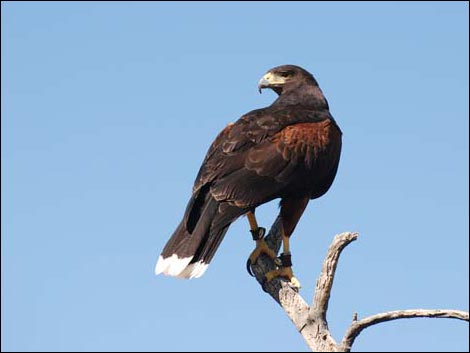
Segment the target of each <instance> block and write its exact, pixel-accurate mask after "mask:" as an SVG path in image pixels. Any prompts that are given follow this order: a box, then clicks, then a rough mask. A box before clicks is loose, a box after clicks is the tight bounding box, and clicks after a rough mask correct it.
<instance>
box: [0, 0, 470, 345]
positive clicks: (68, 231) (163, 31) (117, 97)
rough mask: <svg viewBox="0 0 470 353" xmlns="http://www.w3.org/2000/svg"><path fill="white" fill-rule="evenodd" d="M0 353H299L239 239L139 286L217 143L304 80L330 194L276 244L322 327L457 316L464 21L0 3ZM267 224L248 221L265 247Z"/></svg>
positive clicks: (461, 289) (408, 10)
mask: <svg viewBox="0 0 470 353" xmlns="http://www.w3.org/2000/svg"><path fill="white" fill-rule="evenodd" d="M1 10H2V14H1V22H2V23H1V30H2V32H1V39H2V42H1V43H2V44H1V49H2V52H1V60H2V69H1V89H2V90H1V98H2V106H1V113H2V123H1V127H2V133H1V137H2V142H1V147H2V152H1V160H2V162H1V163H2V194H1V200H2V225H1V227H2V243H1V245H2V247H1V254H2V262H1V263H2V271H1V274H2V308H1V309H2V310H1V320H2V322H1V323H2V330H1V333H2V340H1V342H2V343H1V345H2V351H49V350H50V351H95V350H96V351H105V350H106V351H182V350H183V351H189V350H191V351H219V350H221V351H237V350H238V351H252V350H254V351H283V350H288V351H297V350H298V351H307V346H306V345H305V344H304V342H303V339H302V338H301V336H300V335H299V334H298V333H297V332H296V330H295V328H294V326H293V325H292V324H291V322H290V321H289V319H288V318H287V317H286V316H285V314H284V312H283V311H282V310H281V309H280V308H279V307H278V306H277V304H276V303H275V302H274V301H273V300H271V298H269V297H268V296H267V295H265V294H264V293H263V292H262V291H261V289H260V287H259V285H258V283H257V282H256V281H254V280H253V279H252V278H251V277H250V276H249V275H248V274H247V272H246V270H245V261H246V259H247V257H248V255H249V253H250V252H251V250H252V249H253V246H254V244H253V242H252V240H251V235H250V234H249V232H248V224H247V221H246V220H245V219H239V220H238V221H237V222H236V223H235V224H233V226H232V227H231V228H230V230H229V232H228V234H227V237H226V238H225V241H224V242H223V244H222V246H221V247H220V249H219V252H218V253H217V255H216V257H215V259H214V261H213V263H212V265H211V266H210V267H209V269H208V271H207V272H206V274H205V275H204V276H203V277H202V278H200V279H197V280H191V281H184V280H176V279H173V278H167V277H160V276H159V277H155V276H154V275H153V269H154V265H155V262H156V260H157V258H158V255H159V253H160V251H161V249H162V247H163V246H164V244H165V242H166V241H167V239H168V237H169V236H170V235H171V233H172V232H173V230H174V228H175V227H176V225H177V223H178V222H179V220H180V218H181V217H182V215H183V212H184V209H185V206H186V202H187V201H188V199H189V196H190V192H191V188H192V183H193V181H194V178H195V176H196V173H197V171H198V168H199V166H200V164H201V161H202V159H203V157H204V155H205V153H206V151H207V148H208V147H209V145H210V143H211V142H212V140H213V138H214V137H215V136H216V134H217V133H218V131H219V130H220V129H222V128H223V127H224V126H225V125H226V124H227V123H229V122H231V121H234V120H236V119H237V118H238V117H240V116H241V115H242V114H244V113H246V112H248V111H250V110H252V109H255V108H260V107H263V106H266V105H269V104H270V103H271V102H272V101H273V100H274V99H275V94H274V93H273V92H269V91H267V92H266V93H263V94H262V95H259V94H258V92H257V87H256V85H257V82H258V80H259V78H260V77H261V76H262V75H263V74H264V73H265V72H266V71H267V70H268V69H270V68H272V67H274V66H277V65H281V64H288V63H289V64H297V65H301V66H303V67H304V68H306V69H307V70H309V71H311V72H312V73H313V74H314V75H315V77H316V78H317V80H318V81H319V83H320V85H321V87H322V89H323V91H324V93H325V95H326V97H327V98H328V100H329V103H330V106H331V111H332V114H333V115H334V116H335V118H336V120H337V122H338V123H339V124H340V126H341V128H342V130H343V132H344V140H343V141H344V144H343V154H342V159H341V163H340V168H339V172H338V175H337V178H336V181H335V183H334V184H333V187H332V188H331V190H330V191H329V193H328V194H327V195H326V196H324V197H323V198H321V199H319V200H316V201H314V202H311V203H310V204H309V207H308V208H307V210H306V212H305V214H304V216H303V218H302V220H301V222H300V224H299V226H298V227H297V229H296V232H295V234H294V235H293V238H292V252H293V262H294V270H295V273H296V275H297V277H298V278H299V279H300V281H301V282H302V285H303V288H302V291H301V293H302V295H303V296H304V298H305V299H306V300H307V301H309V302H310V301H311V297H312V294H313V288H314V285H315V280H316V277H317V275H318V273H319V271H320V267H321V264H322V262H323V257H324V255H325V252H326V249H327V248H328V246H329V244H330V243H331V240H332V238H333V236H334V235H335V234H337V233H340V232H344V231H358V232H359V233H360V237H359V240H358V241H357V242H355V243H353V244H351V245H350V246H349V247H348V248H347V249H346V250H345V252H344V253H343V256H342V258H341V260H340V265H339V267H338V271H337V277H336V282H335V284H334V288H333V293H332V298H331V302H330V306H329V312H328V320H329V325H330V328H331V330H332V332H333V334H334V335H335V337H336V339H338V340H339V339H340V338H341V337H342V335H343V333H344V331H345V329H346V327H347V326H348V325H349V324H350V322H351V319H352V314H353V312H358V315H359V317H364V316H366V315H372V314H376V313H379V312H383V311H388V310H396V309H408V308H453V309H461V310H468V301H469V290H468V289H469V283H468V280H469V273H468V260H469V258H468V254H469V251H468V245H469V244H468V238H469V216H468V213H469V186H468V183H469V164H468V163H469V162H468V158H469V153H468V152H469V133H468V127H469V126H468V125H469V101H468V96H469V71H468V65H469V60H468V59H469V57H468V49H469V48H468V41H469V38H468V36H469V35H468V33H469V32H468V26H469V22H468V10H469V9H468V4H467V3H465V2H460V3H453V2H441V3H436V2H432V3H413V2H403V3H392V2H387V3H365V2H364V3H334V2H331V3H330V2H328V3H306V2H302V3H296V2H284V3H279V2H276V3H274V2H273V3H267V2H262V3H261V2H250V3H248V2H246V3H240V2H237V3H234V2H231V3H228V2H227V3H193V2H191V3H183V2H171V3H162V2H156V3H142V2H132V3H131V2H124V3H123V2H119V3H117V2H111V3H104V2H96V3H95V2H93V3H92V2H88V3H77V2H73V3H61V2H47V3H40V2H34V3H33V2H23V3H17V2H15V3H13V2H2V4H1ZM277 212H278V211H277V202H272V203H270V204H268V205H266V206H264V207H261V208H260V210H259V212H258V213H259V215H260V216H259V217H260V223H261V224H262V225H264V226H266V227H268V226H269V225H270V224H271V223H272V221H273V220H274V218H275V217H276V215H277ZM353 348H354V350H356V351H375V350H379V351H381V350H382V351H385V350H387V351H408V350H412V351H413V350H421V351H468V349H469V336H468V324H467V323H465V322H462V321H456V320H447V319H413V320H401V321H396V322H390V323H385V324H381V325H378V326H374V327H373V328H369V329H367V330H366V331H364V332H363V333H362V334H361V335H360V336H359V338H358V339H357V341H356V344H355V346H354V347H353Z"/></svg>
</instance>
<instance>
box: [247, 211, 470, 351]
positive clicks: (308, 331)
mask: <svg viewBox="0 0 470 353" xmlns="http://www.w3.org/2000/svg"><path fill="white" fill-rule="evenodd" d="M280 222H281V219H280V218H279V217H278V218H277V219H276V221H275V222H274V224H273V226H272V227H271V230H270V232H269V234H268V236H267V237H266V243H267V244H268V246H269V247H270V248H271V249H273V250H274V251H275V252H276V253H278V251H279V248H280V247H281V231H280V230H281V228H280V225H281V223H280ZM357 237H358V234H357V233H351V232H347V233H342V234H339V235H337V236H335V238H334V240H333V243H332V244H331V245H330V247H329V249H328V252H327V255H326V258H325V261H324V262H323V267H322V270H321V273H320V276H319V278H318V280H317V283H316V287H315V294H314V298H313V304H312V306H311V307H309V306H308V304H307V303H306V301H305V300H304V299H303V298H302V297H301V296H300V295H299V293H297V292H296V291H295V290H294V289H292V288H291V287H290V286H289V284H288V283H287V282H286V281H285V280H283V279H280V278H275V279H273V280H272V281H271V282H269V283H265V275H266V273H268V272H269V271H271V270H273V269H275V268H276V265H275V264H274V261H273V260H272V259H270V258H269V257H268V256H266V255H264V254H262V255H261V256H260V257H259V258H258V261H257V262H256V264H254V265H252V271H253V273H254V274H255V277H256V280H257V281H258V282H259V283H260V284H261V286H262V288H263V290H264V291H265V292H267V293H268V294H269V295H270V296H271V297H272V298H273V299H274V300H275V301H276V302H278V303H279V304H280V305H281V307H282V308H283V310H284V311H285V313H286V314H287V316H288V317H289V318H290V319H291V321H292V322H293V324H294V325H295V327H296V329H297V331H299V332H300V334H301V335H302V337H303V338H304V339H305V341H306V343H307V345H308V346H309V348H310V349H311V350H312V351H317V352H349V351H350V350H351V346H352V345H353V343H354V340H355V338H356V337H357V336H358V335H359V334H360V333H361V331H362V330H364V329H365V328H367V327H369V326H372V325H375V324H378V323H381V322H385V321H390V320H396V319H404V318H413V317H441V318H454V319H460V320H466V321H468V320H469V319H468V313H467V312H464V311H458V310H423V309H418V310H400V311H391V312H387V313H382V314H377V315H373V316H369V317H367V318H365V319H362V320H358V318H357V313H354V315H353V322H352V324H351V326H350V327H349V328H348V330H347V331H346V334H345V336H344V338H343V339H342V341H341V343H340V344H337V343H336V341H335V340H334V338H333V336H332V335H331V333H330V331H329V329H328V322H327V320H326V314H327V310H328V302H329V299H330V295H331V289H332V287H333V281H334V277H335V271H336V267H337V265H338V260H339V256H340V255H341V252H342V251H343V249H344V248H345V247H346V246H347V245H348V244H350V243H351V242H353V241H354V240H356V239H357Z"/></svg>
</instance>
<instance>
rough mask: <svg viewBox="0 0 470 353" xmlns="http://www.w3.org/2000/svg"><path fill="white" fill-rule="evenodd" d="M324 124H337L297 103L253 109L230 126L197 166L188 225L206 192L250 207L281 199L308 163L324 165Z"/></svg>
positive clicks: (226, 200) (192, 220)
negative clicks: (281, 195) (198, 167)
mask: <svg viewBox="0 0 470 353" xmlns="http://www.w3.org/2000/svg"><path fill="white" fill-rule="evenodd" d="M325 124H333V125H334V126H335V127H336V124H335V123H334V120H333V118H332V117H331V115H330V114H329V112H327V111H313V110H306V109H298V108H296V107H295V106H293V107H283V108H281V109H279V108H277V109H276V108H274V109H273V108H272V107H269V108H265V109H259V110H255V111H252V112H250V113H248V114H246V115H244V116H242V117H241V118H240V119H239V120H238V121H237V122H235V123H233V124H230V125H228V126H227V127H226V128H225V129H224V130H222V132H221V133H220V134H219V135H218V136H217V138H216V139H215V141H214V142H213V143H212V145H211V147H210V148H209V151H208V153H207V155H206V157H205V159H204V162H203V164H202V166H201V168H200V170H199V173H198V176H197V178H196V181H195V183H194V187H193V197H192V202H190V203H189V204H188V207H187V210H186V214H185V219H186V222H187V223H188V225H190V224H191V223H193V222H194V221H197V219H198V218H199V217H198V216H199V212H198V207H197V206H198V205H199V204H203V203H204V200H205V199H206V197H207V196H208V194H210V195H211V196H212V197H213V198H214V199H215V200H217V201H223V203H222V204H221V206H220V207H224V204H225V205H230V206H237V207H239V208H246V209H247V210H248V209H250V208H253V207H256V206H257V205H259V204H261V203H264V202H267V201H270V200H272V199H274V198H277V197H279V196H280V192H282V190H283V189H284V188H285V187H286V185H289V184H291V183H292V181H293V180H295V178H296V173H298V171H299V167H303V166H304V165H305V163H307V167H308V168H312V167H313V164H318V165H319V164H324V163H323V162H322V160H321V159H328V158H330V157H328V154H329V153H328V151H326V152H327V153H323V154H320V150H321V149H322V146H323V145H324V144H325V143H324V142H325V141H324V140H325V137H324V136H323V134H324V130H325V128H324V125H325ZM336 129H337V130H338V131H339V128H337V127H336ZM339 134H340V132H339ZM321 156H323V157H321ZM320 157H321V158H320ZM316 159H317V161H316V162H315V160H316ZM330 159H331V158H330ZM188 229H191V226H189V227H188Z"/></svg>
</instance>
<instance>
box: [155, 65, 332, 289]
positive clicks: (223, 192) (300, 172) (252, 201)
mask: <svg viewBox="0 0 470 353" xmlns="http://www.w3.org/2000/svg"><path fill="white" fill-rule="evenodd" d="M258 87H259V90H260V92H261V89H263V88H271V89H272V90H273V91H275V92H276V93H277V94H278V95H279V97H278V98H277V99H276V100H275V101H274V103H273V104H271V105H270V106H269V107H266V108H263V109H257V110H253V111H251V112H249V113H247V114H245V115H243V116H242V117H241V118H240V119H239V120H237V121H236V122H235V123H233V124H229V125H228V126H227V127H226V128H225V129H223V130H222V131H221V132H220V134H219V135H218V136H217V137H216V139H215V141H214V142H213V143H212V145H211V146H210V148H209V151H208V152H207V155H206V157H205V159H204V162H203V163H202V166H201V168H200V170H199V173H198V175H197V178H196V181H195V183H194V187H193V192H192V196H191V199H190V200H189V203H188V205H187V207H186V212H185V214H184V217H183V220H182V221H181V223H180V224H179V225H178V227H177V228H176V230H175V232H174V233H173V235H172V236H171V238H170V239H169V240H168V242H167V244H166V246H165V248H164V249H163V251H162V253H161V255H160V257H159V259H158V263H157V265H156V267H155V273H156V274H160V273H163V274H165V275H170V276H175V277H181V278H193V277H196V278H197V277H200V276H202V274H203V273H204V272H205V271H206V269H207V266H208V265H209V263H210V262H211V260H212V258H213V257H214V255H215V252H216V251H217V248H218V247H219V245H220V243H221V242H222V240H223V238H224V236H225V233H226V232H227V230H228V228H229V227H230V224H232V222H234V221H235V220H236V219H237V218H238V217H240V216H242V215H247V216H248V221H249V223H250V228H251V233H252V235H253V239H254V240H255V241H256V248H255V250H254V251H253V252H252V253H251V255H250V258H249V260H248V268H250V265H251V264H253V263H254V262H255V261H256V260H257V258H258V256H259V255H260V254H261V253H265V254H267V255H268V256H270V257H272V258H276V254H275V253H274V252H273V251H272V250H271V249H270V248H269V247H268V246H267V245H266V243H265V242H264V240H263V236H264V233H265V229H264V228H261V227H258V224H257V222H256V218H255V209H256V207H258V206H260V205H262V204H264V203H266V202H269V201H271V200H274V199H277V198H280V199H281V202H280V215H281V219H282V228H283V229H282V238H283V253H282V254H281V255H280V257H279V260H278V264H279V268H278V269H277V270H274V271H271V272H269V273H268V274H267V275H266V277H267V278H266V279H267V280H268V281H270V280H271V279H273V278H274V277H277V276H282V277H285V278H287V279H288V280H290V282H291V283H292V285H294V286H297V287H298V286H300V285H299V283H298V281H297V279H296V278H295V277H294V276H293V273H292V269H291V260H290V252H289V237H290V236H291V235H292V232H293V231H294V229H295V226H296V225H297V222H298V221H299V219H300V217H301V216H302V213H303V212H304V210H305V207H306V206H307V204H308V202H309V200H311V199H316V198H318V197H320V196H322V195H323V194H325V193H326V192H327V191H328V189H329V188H330V186H331V184H332V183H333V180H334V178H335V175H336V171H337V169H338V163H339V159H340V154H341V130H340V128H339V127H338V125H337V123H336V122H335V120H334V119H333V117H332V116H331V114H330V112H329V109H328V102H327V100H326V99H325V97H324V96H323V93H322V91H321V89H320V87H319V86H318V83H317V81H316V80H315V78H314V77H313V76H312V75H311V74H310V73H309V72H307V71H306V70H304V69H302V68H300V67H298V66H294V65H284V66H279V67H275V68H273V69H271V70H269V71H268V72H267V73H266V74H265V75H264V76H263V77H262V78H261V80H260V81H259V86H258Z"/></svg>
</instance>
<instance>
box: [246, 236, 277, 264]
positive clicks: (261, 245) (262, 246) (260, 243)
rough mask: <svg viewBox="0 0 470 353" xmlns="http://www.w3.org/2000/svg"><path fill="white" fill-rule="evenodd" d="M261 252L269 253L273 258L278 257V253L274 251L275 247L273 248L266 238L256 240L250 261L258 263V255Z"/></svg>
mask: <svg viewBox="0 0 470 353" xmlns="http://www.w3.org/2000/svg"><path fill="white" fill-rule="evenodd" d="M261 254H266V255H268V256H269V257H270V258H271V259H275V258H277V255H276V253H275V252H274V250H273V249H271V248H270V247H269V246H268V244H266V242H265V241H264V239H260V240H257V241H256V248H255V250H253V252H252V253H251V254H250V258H249V261H250V262H251V264H254V263H256V260H258V257H259V256H260V255H261Z"/></svg>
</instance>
